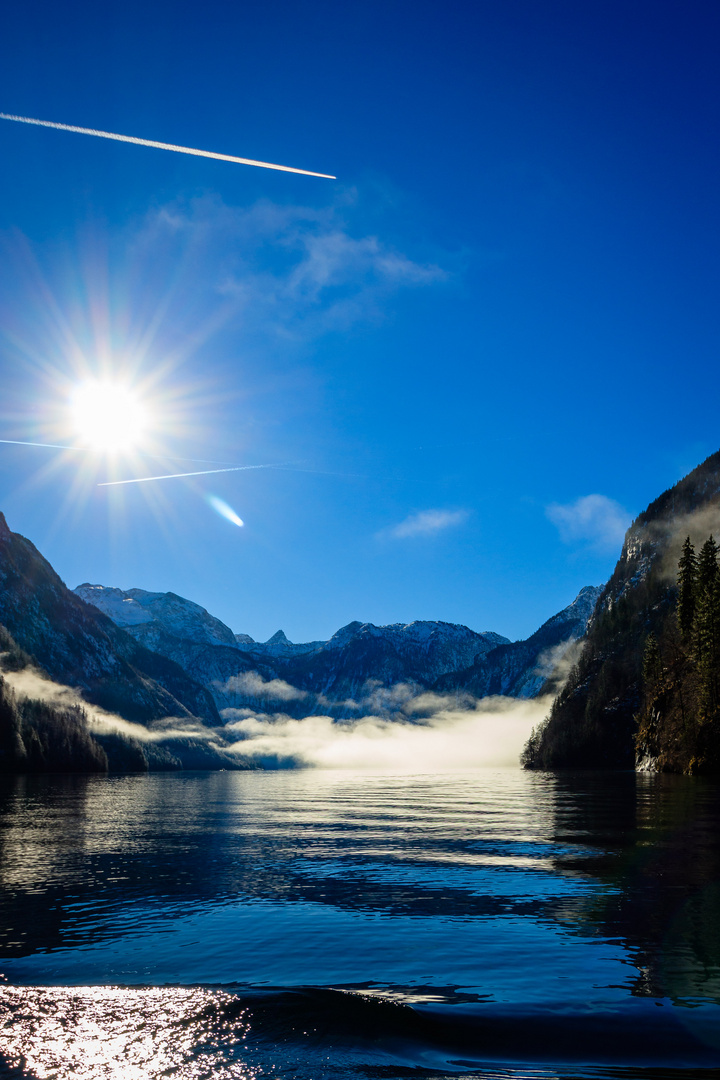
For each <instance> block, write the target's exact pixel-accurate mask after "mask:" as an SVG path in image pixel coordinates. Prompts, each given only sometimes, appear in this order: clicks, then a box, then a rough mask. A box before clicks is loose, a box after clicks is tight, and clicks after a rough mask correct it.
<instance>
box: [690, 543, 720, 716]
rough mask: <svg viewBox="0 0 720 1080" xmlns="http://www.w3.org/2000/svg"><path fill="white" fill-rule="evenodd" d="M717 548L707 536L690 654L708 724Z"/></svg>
mask: <svg viewBox="0 0 720 1080" xmlns="http://www.w3.org/2000/svg"><path fill="white" fill-rule="evenodd" d="M717 557H718V546H717V544H716V543H715V540H714V539H713V537H712V536H710V537H709V538H708V539H707V540H706V541H705V543H704V544H703V547H702V550H701V552H700V557H699V559H698V575H697V600H696V612H695V628H694V634H693V637H694V646H695V648H694V651H695V659H696V661H697V670H698V675H699V676H700V719H701V720H708V719H710V718H711V717H712V716H713V715H714V714H715V712H716V711H717V708H718V705H719V704H720V677H719V676H720V570H719V569H718V561H717Z"/></svg>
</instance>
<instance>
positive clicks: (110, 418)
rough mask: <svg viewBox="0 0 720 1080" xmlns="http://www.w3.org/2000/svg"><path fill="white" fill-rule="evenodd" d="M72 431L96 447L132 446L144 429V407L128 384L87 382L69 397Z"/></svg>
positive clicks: (142, 434) (111, 449)
mask: <svg viewBox="0 0 720 1080" xmlns="http://www.w3.org/2000/svg"><path fill="white" fill-rule="evenodd" d="M70 413H71V416H72V421H73V424H74V427H75V432H76V434H77V435H78V437H79V438H80V439H82V441H83V442H84V443H85V444H86V445H87V446H90V447H92V448H93V449H95V450H106V451H109V452H113V451H120V450H132V449H134V448H135V447H137V446H138V444H139V443H140V441H141V440H142V438H143V436H144V435H145V433H146V431H147V426H148V416H147V410H146V409H145V406H144V405H143V404H142V402H141V401H140V400H139V398H138V396H137V394H136V393H134V392H133V391H132V390H131V389H130V388H129V387H127V386H123V385H122V384H120V383H112V382H86V383H82V384H81V385H80V386H77V387H76V388H75V390H74V391H73V393H72V395H71V398H70Z"/></svg>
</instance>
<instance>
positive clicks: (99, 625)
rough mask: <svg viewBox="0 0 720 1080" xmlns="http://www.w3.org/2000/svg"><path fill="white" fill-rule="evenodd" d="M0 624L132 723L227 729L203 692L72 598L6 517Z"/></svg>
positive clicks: (0, 557)
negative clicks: (180, 722)
mask: <svg viewBox="0 0 720 1080" xmlns="http://www.w3.org/2000/svg"><path fill="white" fill-rule="evenodd" d="M0 624H2V625H3V626H4V627H6V629H7V630H8V632H9V633H10V634H11V635H12V638H14V640H15V642H16V643H17V645H18V646H19V647H20V648H21V649H22V650H24V651H25V652H26V653H29V654H30V656H31V657H32V658H33V660H34V661H35V663H36V664H37V665H38V666H39V667H40V668H41V669H42V670H43V671H44V672H45V673H46V674H47V675H49V676H50V677H51V678H52V679H55V680H56V681H57V682H60V683H63V684H65V685H68V686H72V687H77V688H79V689H81V690H82V692H83V696H84V698H85V699H86V700H87V701H89V702H92V703H94V704H96V705H99V706H101V707H102V708H104V709H107V710H109V711H111V712H114V713H117V714H119V715H120V716H122V717H124V718H125V719H127V720H132V721H137V722H140V723H147V722H148V721H151V720H156V719H160V718H162V717H167V716H176V717H190V716H196V717H200V718H201V719H203V720H204V721H206V722H207V723H210V724H219V723H220V717H219V714H218V711H217V708H216V706H215V703H214V701H213V699H212V697H211V695H210V694H209V693H208V692H207V690H206V689H205V688H204V687H203V686H201V685H200V684H199V683H198V682H196V681H195V680H194V679H193V678H191V677H190V676H189V675H188V674H187V673H186V672H185V671H184V670H183V669H182V668H181V667H179V666H178V665H177V664H175V663H173V661H172V660H169V659H167V658H166V657H163V656H161V655H159V654H158V653H155V652H151V651H150V650H149V649H147V648H145V647H144V646H143V645H142V644H140V643H138V642H137V641H136V640H135V639H134V638H133V637H132V636H130V635H129V634H127V633H126V632H125V631H124V630H123V629H121V628H119V627H118V626H116V624H115V623H114V622H113V621H112V620H111V619H110V618H108V617H107V616H106V615H104V614H102V613H101V612H100V611H98V609H97V607H94V606H92V605H90V604H86V603H85V602H84V601H83V600H82V599H81V598H80V597H79V596H77V595H76V594H75V593H73V592H71V591H70V589H68V588H67V587H66V586H65V584H64V583H63V582H62V581H61V579H60V578H59V577H58V575H57V574H56V573H55V571H54V570H53V568H52V567H51V566H50V563H49V562H48V561H47V560H46V559H44V558H43V556H42V555H41V554H40V552H39V551H38V550H37V548H36V547H35V546H34V545H33V544H32V543H31V542H30V541H29V540H26V539H25V537H23V536H20V535H19V534H18V533H14V532H11V531H10V529H9V528H8V525H7V522H6V520H5V518H4V516H3V515H2V514H1V513H0Z"/></svg>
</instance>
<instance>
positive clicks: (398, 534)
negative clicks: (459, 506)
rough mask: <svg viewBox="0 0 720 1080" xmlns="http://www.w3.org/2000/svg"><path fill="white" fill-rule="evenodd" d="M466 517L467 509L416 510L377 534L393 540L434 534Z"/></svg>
mask: <svg viewBox="0 0 720 1080" xmlns="http://www.w3.org/2000/svg"><path fill="white" fill-rule="evenodd" d="M468 517H469V514H468V511H467V510H418V511H417V513H415V514H410V515H409V516H408V517H406V518H405V519H404V521H401V522H399V523H398V524H397V525H393V526H392V527H391V528H389V529H383V530H382V532H380V533H379V534H378V535H379V536H390V537H392V538H393V539H395V540H404V539H406V538H407V537H412V536H434V535H435V534H436V533H439V532H443V531H444V530H445V529H453V528H455V527H456V526H458V525H462V524H463V523H464V522H465V521H467V519H468Z"/></svg>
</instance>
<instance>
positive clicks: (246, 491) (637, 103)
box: [0, 0, 720, 640]
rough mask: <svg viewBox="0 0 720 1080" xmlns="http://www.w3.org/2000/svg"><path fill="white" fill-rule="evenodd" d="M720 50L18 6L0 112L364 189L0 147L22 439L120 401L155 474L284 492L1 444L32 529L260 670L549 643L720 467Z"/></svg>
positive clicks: (636, 40)
mask: <svg viewBox="0 0 720 1080" xmlns="http://www.w3.org/2000/svg"><path fill="white" fill-rule="evenodd" d="M719 31H720V6H718V4H717V3H714V2H707V3H698V2H693V0H689V2H686V3H682V4H681V3H679V2H673V3H667V2H663V0H651V2H634V0H622V2H609V0H603V2H593V0H584V2H583V3H577V2H576V0H568V2H561V0H542V2H538V0H502V2H501V3H498V2H497V0H475V2H473V3H467V4H459V3H452V2H451V3H444V4H440V3H437V2H435V3H423V2H418V0H413V2H412V3H409V2H408V3H405V2H389V3H388V2H387V0H383V2H382V3H380V2H374V0H363V2H362V3H346V4H338V3H333V4H330V3H324V2H319V0H309V2H306V3H299V2H298V3H285V2H272V0H270V2H267V0H266V2H264V3H263V4H248V3H237V4H228V3H227V2H223V3H218V2H215V0H204V2H203V3H198V2H185V3H183V2H177V0H176V2H174V3H172V4H170V3H167V4H163V3H153V2H152V0H143V3H138V2H133V0H127V2H126V0H124V2H123V3H122V4H118V3H115V2H113V0H109V2H108V3H105V4H96V3H94V4H90V3H75V2H73V0H69V2H68V3H65V4H62V5H58V4H56V3H53V4H50V3H35V2H33V0H27V2H26V3H23V4H17V5H5V7H4V8H3V11H2V14H1V15H0V111H3V112H6V113H16V114H20V115H24V116H31V117H39V118H41V119H47V120H55V121H60V122H64V123H69V124H76V125H80V126H86V127H94V128H100V129H103V130H107V131H116V132H120V133H123V134H130V135H136V136H140V137H143V138H149V139H158V140H161V141H164V142H171V143H179V144H182V145H186V146H195V147H200V148H203V149H208V150H215V151H219V152H223V153H229V154H236V155H240V156H244V157H251V158H259V159H262V160H268V161H273V162H280V163H284V164H288V165H295V166H299V167H301V168H307V169H312V170H317V171H319V172H328V173H334V174H337V176H338V180H337V181H329V180H318V179H311V178H309V177H302V176H295V175H290V174H284V173H278V172H271V171H268V170H260V169H252V168H248V167H242V166H236V165H229V164H223V163H220V162H215V161H208V160H203V159H198V158H191V157H186V156H180V155H177V154H171V153H165V152H161V151H158V150H152V149H145V148H142V147H136V146H128V145H123V144H117V143H110V142H106V141H103V140H100V139H92V138H88V137H85V136H81V135H75V134H69V133H65V132H58V131H50V130H44V129H40V128H33V127H28V126H23V125H19V124H13V123H9V122H5V121H0V157H1V160H2V171H1V173H0V244H1V245H2V246H1V248H0V251H1V252H2V265H1V268H0V319H1V325H0V371H1V372H2V386H3V394H2V401H1V402H0V428H1V430H0V437H2V438H16V439H30V440H36V441H41V442H42V441H46V442H61V443H64V442H68V441H69V442H72V441H73V432H72V431H71V430H67V429H66V428H67V425H66V426H65V428H64V427H63V424H64V416H65V413H64V409H65V402H66V399H67V395H68V393H69V392H70V390H71V388H72V386H73V384H74V383H76V382H77V381H78V380H81V379H83V378H86V377H88V376H89V375H92V374H93V372H99V371H101V370H103V371H105V373H107V371H108V370H111V371H113V372H114V373H115V375H116V376H117V377H118V378H121V379H124V380H128V379H131V380H132V381H134V383H135V384H136V386H137V387H138V388H139V389H140V390H141V391H142V393H144V394H145V395H146V396H147V397H148V398H151V399H152V402H153V409H154V415H155V424H156V428H157V430H156V433H155V435H156V438H155V442H156V448H159V449H160V450H162V451H163V453H164V454H168V455H169V454H172V455H174V456H177V457H178V458H180V457H187V458H206V459H212V460H217V461H228V462H238V463H247V464H282V465H286V466H287V467H286V468H283V469H267V470H257V471H252V472H246V473H226V474H219V475H215V476H207V477H198V478H195V479H190V480H169V481H162V482H156V483H154V484H146V485H136V486H132V487H125V488H114V489H108V488H99V487H97V486H95V485H96V482H97V480H100V479H103V478H105V474H106V473H107V472H108V470H112V469H115V470H116V473H115V475H118V476H119V475H122V476H129V475H147V469H148V468H149V469H151V470H152V469H154V468H156V467H157V466H158V465H160V464H161V463H160V461H159V460H152V461H150V459H146V460H145V461H144V462H138V461H135V462H131V461H128V462H125V463H122V462H116V463H115V464H112V463H110V464H107V465H106V464H105V462H104V461H103V460H99V459H98V458H97V457H94V456H92V455H87V454H78V453H76V454H62V453H61V452H55V451H50V450H45V449H41V448H37V449H32V448H22V447H17V448H13V447H9V446H5V447H2V446H0V508H2V509H3V510H4V511H5V513H6V516H7V518H8V521H9V524H10V527H11V528H13V529H15V530H17V531H19V532H22V533H23V534H25V535H26V536H29V537H30V538H31V539H32V540H33V541H34V542H35V543H36V544H37V546H38V547H39V548H40V550H41V551H42V552H43V553H44V554H45V555H46V556H47V557H48V558H49V559H50V560H51V562H52V563H53V565H54V566H55V567H56V569H57V570H58V571H59V573H60V574H61V575H62V577H63V578H64V579H65V580H66V581H67V583H68V584H69V585H70V586H74V585H76V584H78V583H80V582H82V581H91V582H99V583H103V584H109V585H119V586H121V587H123V588H129V587H132V586H139V587H142V588H146V589H150V590H166V589H169V590H172V591H175V592H178V593H180V594H182V595H185V596H188V597H190V598H191V599H193V600H196V601H197V602H199V603H201V604H203V605H204V606H206V607H207V608H208V609H209V610H210V611H212V612H213V613H215V614H217V615H218V616H220V617H221V618H222V619H224V621H226V622H227V623H229V625H230V626H232V627H233V629H235V630H236V631H243V632H247V633H250V634H252V635H253V637H256V638H258V639H264V638H267V637H268V636H269V635H270V634H271V633H273V632H274V631H275V630H276V629H278V627H282V628H283V629H284V630H285V631H286V633H287V634H288V636H289V637H291V638H292V639H293V640H307V639H310V638H316V637H327V636H329V635H330V634H331V633H332V632H333V631H334V630H336V629H337V628H338V627H339V626H341V625H343V624H344V623H347V622H349V621H350V620H351V619H362V620H369V621H373V622H376V623H386V622H395V621H409V620H412V619H426V618H430V619H446V620H450V621H453V622H462V623H466V624H468V625H470V626H471V627H473V628H474V629H494V630H497V631H499V632H501V633H504V634H507V635H508V636H510V637H522V636H526V635H527V634H529V633H531V632H532V631H533V630H534V629H535V628H536V626H537V625H538V624H539V623H540V622H542V621H543V620H544V619H545V618H547V617H548V616H549V615H551V614H553V613H554V612H555V611H556V610H558V609H559V608H560V607H562V606H564V605H565V604H566V603H568V602H569V601H570V600H571V599H572V598H573V596H574V595H575V593H576V592H577V591H578V589H579V588H580V587H581V586H583V585H585V584H598V583H600V582H601V581H602V580H604V579H605V578H606V577H607V576H608V575H609V573H610V571H611V569H612V566H613V564H614V562H615V559H616V558H617V554H618V551H619V542H618V536H619V534H621V533H622V528H623V526H624V524H625V522H626V520H629V518H630V517H632V516H634V515H635V514H637V513H638V512H639V511H640V510H642V509H643V508H644V507H645V505H646V504H647V503H648V502H649V501H650V500H651V499H652V498H653V497H655V496H656V495H657V494H658V493H659V492H660V491H661V490H663V489H664V488H666V487H668V486H669V485H670V484H672V483H674V482H675V481H676V480H677V479H678V478H679V477H680V476H681V475H683V474H684V473H686V472H688V471H689V470H690V469H691V468H692V467H693V466H694V465H695V464H697V463H698V462H699V461H700V460H702V459H703V458H704V457H706V456H707V455H708V454H709V453H711V452H713V451H714V450H716V449H717V448H718V445H719V443H720V437H719V427H720V423H719V413H718V395H717V383H718V378H717V355H718V337H719V332H718V318H717V304H718V301H717V297H718V285H719V284H720V283H719V281H718V276H719V275H718V250H719V247H720V245H719V243H718V241H719V239H720V237H719V232H720V230H719V229H718V225H719V224H720V209H719V205H720V204H719V200H718V190H720V184H719V179H720V178H719V177H718V163H719V160H720V154H719V151H718V145H719V143H718V135H719V134H720V132H719V131H718V113H719V111H720V86H719V83H720V68H719V66H718V63H717V56H718V47H719V46H720V33H719ZM103 365H104V366H103ZM162 465H163V467H162V468H161V470H160V471H163V472H164V471H167V470H166V468H165V465H166V462H163V463H162ZM172 467H173V468H184V463H182V464H180V463H178V462H174V463H173V465H172ZM188 467H190V468H192V467H193V466H188ZM197 467H198V468H201V467H202V466H197ZM208 467H210V466H208ZM137 468H141V469H142V468H144V469H145V472H144V473H143V472H142V471H141V472H135V473H133V469H137ZM208 495H214V496H216V497H219V498H221V499H223V500H225V502H226V503H228V504H229V505H230V506H231V507H232V508H233V509H234V510H235V511H236V512H237V513H238V514H239V515H240V516H241V518H242V519H243V520H244V521H245V526H244V528H242V529H240V528H238V527H236V526H234V525H232V524H231V523H229V522H228V521H226V520H225V519H223V518H222V517H220V516H218V515H217V514H216V513H215V512H214V510H213V509H212V508H211V507H210V506H209V504H208V503H207V501H206V496H208ZM589 496H595V498H591V499H589V498H588V497H589Z"/></svg>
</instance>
